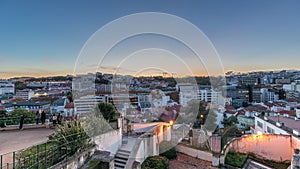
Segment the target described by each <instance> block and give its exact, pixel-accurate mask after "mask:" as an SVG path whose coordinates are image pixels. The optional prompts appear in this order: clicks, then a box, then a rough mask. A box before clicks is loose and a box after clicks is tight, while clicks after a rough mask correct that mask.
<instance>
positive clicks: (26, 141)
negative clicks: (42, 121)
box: [0, 128, 54, 154]
mask: <svg viewBox="0 0 300 169" xmlns="http://www.w3.org/2000/svg"><path fill="white" fill-rule="evenodd" d="M53 132H54V129H47V128H32V129H24V130H10V131H0V154H5V153H8V152H12V151H16V150H20V149H24V148H27V147H30V146H33V145H36V144H38V143H41V142H44V141H46V140H47V139H48V136H49V135H50V134H52V133H53Z"/></svg>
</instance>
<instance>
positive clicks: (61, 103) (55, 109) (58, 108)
mask: <svg viewBox="0 0 300 169" xmlns="http://www.w3.org/2000/svg"><path fill="white" fill-rule="evenodd" d="M68 103H69V100H68V99H67V98H60V99H57V100H55V101H54V102H53V103H52V104H51V106H50V111H51V113H64V109H65V106H66V105H67V104H68Z"/></svg>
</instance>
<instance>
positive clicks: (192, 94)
mask: <svg viewBox="0 0 300 169" xmlns="http://www.w3.org/2000/svg"><path fill="white" fill-rule="evenodd" d="M176 87H177V89H178V91H179V102H180V104H181V105H182V106H186V105H187V103H188V102H189V101H191V100H199V90H198V86H197V85H196V84H191V83H181V84H177V86H176Z"/></svg>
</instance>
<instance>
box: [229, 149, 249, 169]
mask: <svg viewBox="0 0 300 169" xmlns="http://www.w3.org/2000/svg"><path fill="white" fill-rule="evenodd" d="M246 160H247V155H245V154H240V153H235V152H229V153H228V154H227V155H226V158H225V163H226V164H229V165H232V166H235V167H240V168H241V167H243V165H244V163H245V162H246Z"/></svg>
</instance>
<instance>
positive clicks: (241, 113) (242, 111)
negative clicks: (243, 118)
mask: <svg viewBox="0 0 300 169" xmlns="http://www.w3.org/2000/svg"><path fill="white" fill-rule="evenodd" d="M245 114H246V113H245V111H244V110H239V111H238V114H237V115H245Z"/></svg>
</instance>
